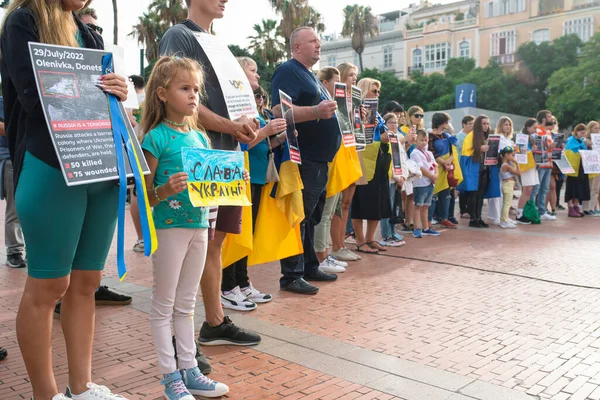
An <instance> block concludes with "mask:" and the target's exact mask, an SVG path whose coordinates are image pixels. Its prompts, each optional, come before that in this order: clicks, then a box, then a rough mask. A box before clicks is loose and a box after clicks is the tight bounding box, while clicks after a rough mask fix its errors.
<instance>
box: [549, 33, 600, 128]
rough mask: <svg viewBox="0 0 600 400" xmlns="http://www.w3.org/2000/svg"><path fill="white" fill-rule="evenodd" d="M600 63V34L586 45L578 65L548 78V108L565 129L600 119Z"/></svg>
mask: <svg viewBox="0 0 600 400" xmlns="http://www.w3.org/2000/svg"><path fill="white" fill-rule="evenodd" d="M598 60H600V34H596V35H595V36H594V37H593V38H592V39H590V41H588V42H587V43H586V44H585V46H584V47H583V50H582V52H581V57H580V59H579V62H578V63H577V64H575V65H573V66H570V67H567V68H562V69H560V70H558V71H556V72H554V73H553V74H552V76H551V77H550V79H548V92H549V96H548V102H547V107H548V109H550V110H552V112H553V113H554V114H555V115H556V116H557V118H558V120H559V121H560V124H561V126H573V125H575V124H577V123H580V122H584V123H586V122H589V121H591V120H598V119H600V111H599V109H598V99H600V68H598ZM572 64H574V63H572Z"/></svg>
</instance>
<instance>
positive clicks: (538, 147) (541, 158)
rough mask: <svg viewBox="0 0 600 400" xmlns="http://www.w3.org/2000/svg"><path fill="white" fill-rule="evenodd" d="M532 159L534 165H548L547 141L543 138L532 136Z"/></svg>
mask: <svg viewBox="0 0 600 400" xmlns="http://www.w3.org/2000/svg"><path fill="white" fill-rule="evenodd" d="M533 145H534V149H533V159H534V161H535V164H536V165H546V166H547V165H548V140H547V139H546V137H545V136H538V135H535V136H533Z"/></svg>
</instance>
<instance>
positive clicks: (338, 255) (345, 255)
mask: <svg viewBox="0 0 600 400" xmlns="http://www.w3.org/2000/svg"><path fill="white" fill-rule="evenodd" d="M344 250H346V249H339V250H338V251H333V252H332V253H331V254H330V255H329V256H330V257H333V258H335V259H336V260H339V261H356V260H358V258H356V254H354V253H352V252H349V251H348V252H346V251H344Z"/></svg>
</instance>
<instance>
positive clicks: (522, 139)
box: [515, 133, 529, 164]
mask: <svg viewBox="0 0 600 400" xmlns="http://www.w3.org/2000/svg"><path fill="white" fill-rule="evenodd" d="M528 143H529V136H528V135H526V134H524V133H517V138H516V140H515V144H516V145H517V147H518V148H519V153H516V154H515V159H516V160H517V163H519V164H527V150H528V146H527V144H528Z"/></svg>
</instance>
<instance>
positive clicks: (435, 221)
mask: <svg viewBox="0 0 600 400" xmlns="http://www.w3.org/2000/svg"><path fill="white" fill-rule="evenodd" d="M439 223H440V221H438V220H437V219H432V220H431V225H439Z"/></svg>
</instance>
